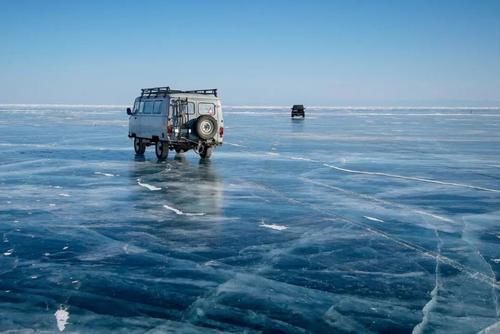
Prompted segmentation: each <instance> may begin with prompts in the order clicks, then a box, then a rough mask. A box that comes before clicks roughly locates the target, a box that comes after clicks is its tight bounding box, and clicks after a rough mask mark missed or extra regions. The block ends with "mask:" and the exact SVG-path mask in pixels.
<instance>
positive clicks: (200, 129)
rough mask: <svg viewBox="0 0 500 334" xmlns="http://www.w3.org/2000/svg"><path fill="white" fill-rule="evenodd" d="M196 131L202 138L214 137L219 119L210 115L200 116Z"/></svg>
mask: <svg viewBox="0 0 500 334" xmlns="http://www.w3.org/2000/svg"><path fill="white" fill-rule="evenodd" d="M196 133H197V134H198V137H200V138H201V139H212V138H213V137H214V136H215V134H216V133H217V121H216V120H215V118H213V117H212V116H209V115H203V116H200V117H198V120H197V122H196Z"/></svg>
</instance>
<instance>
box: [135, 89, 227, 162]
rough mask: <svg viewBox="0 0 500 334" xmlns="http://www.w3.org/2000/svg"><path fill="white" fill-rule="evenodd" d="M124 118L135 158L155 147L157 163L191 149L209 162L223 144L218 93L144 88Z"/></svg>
mask: <svg viewBox="0 0 500 334" xmlns="http://www.w3.org/2000/svg"><path fill="white" fill-rule="evenodd" d="M127 114H128V115H129V116H130V117H129V132H128V136H129V138H134V150H135V153H136V154H144V152H145V151H146V147H147V146H150V145H153V144H154V145H155V153H156V156H157V158H158V159H159V160H165V159H166V158H167V156H168V152H169V150H175V151H176V152H177V153H181V152H186V151H188V150H190V149H193V150H194V151H195V152H196V153H197V154H199V155H200V157H201V158H203V159H209V158H210V156H211V155H212V151H213V150H214V148H215V147H216V146H218V145H222V142H223V138H224V118H223V114H222V107H221V102H220V99H219V97H218V96H217V89H198V90H184V91H183V90H174V89H170V87H156V88H144V89H142V90H141V95H140V96H139V97H137V98H136V99H135V102H134V107H133V109H130V108H127Z"/></svg>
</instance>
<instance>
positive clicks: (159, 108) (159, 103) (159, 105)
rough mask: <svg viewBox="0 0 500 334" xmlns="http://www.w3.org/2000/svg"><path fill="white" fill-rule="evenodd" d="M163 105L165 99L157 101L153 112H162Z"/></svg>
mask: <svg viewBox="0 0 500 334" xmlns="http://www.w3.org/2000/svg"><path fill="white" fill-rule="evenodd" d="M162 106H163V101H155V105H154V108H153V114H161V111H162Z"/></svg>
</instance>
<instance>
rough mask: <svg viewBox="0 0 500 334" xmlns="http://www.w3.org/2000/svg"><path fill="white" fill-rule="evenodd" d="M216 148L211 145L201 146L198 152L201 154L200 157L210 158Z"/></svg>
mask: <svg viewBox="0 0 500 334" xmlns="http://www.w3.org/2000/svg"><path fill="white" fill-rule="evenodd" d="M213 150H214V148H213V147H209V146H205V145H203V146H201V148H200V150H199V151H198V153H199V154H200V158H202V159H210V157H211V156H212V152H213Z"/></svg>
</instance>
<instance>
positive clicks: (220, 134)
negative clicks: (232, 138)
mask: <svg viewBox="0 0 500 334" xmlns="http://www.w3.org/2000/svg"><path fill="white" fill-rule="evenodd" d="M219 136H221V137H224V128H223V127H222V126H221V127H220V128H219Z"/></svg>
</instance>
